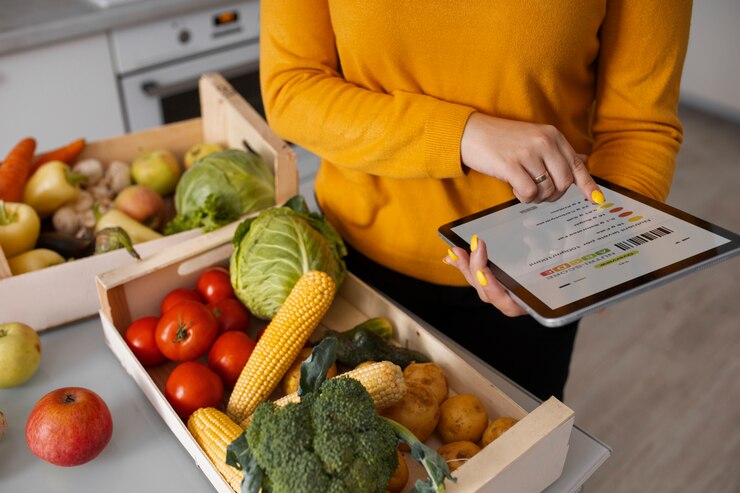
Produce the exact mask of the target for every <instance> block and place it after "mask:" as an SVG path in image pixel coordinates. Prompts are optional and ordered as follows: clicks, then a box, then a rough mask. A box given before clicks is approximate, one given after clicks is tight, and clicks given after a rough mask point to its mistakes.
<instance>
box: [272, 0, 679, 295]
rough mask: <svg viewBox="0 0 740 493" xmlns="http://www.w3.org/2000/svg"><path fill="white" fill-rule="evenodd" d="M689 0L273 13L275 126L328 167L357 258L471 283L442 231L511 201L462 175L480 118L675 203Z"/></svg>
mask: <svg viewBox="0 0 740 493" xmlns="http://www.w3.org/2000/svg"><path fill="white" fill-rule="evenodd" d="M690 15H691V1H690V0H610V1H608V0H558V1H547V0H500V1H499V0H466V1H462V2H460V1H451V0H438V1H427V2H419V1H398V0H266V1H263V2H261V33H262V34H261V45H260V46H261V73H262V90H263V97H264V102H265V108H266V111H267V116H268V122H269V123H270V125H271V127H272V128H273V129H274V130H275V131H276V132H277V133H278V134H279V135H281V136H282V137H283V138H285V139H286V140H289V141H291V142H295V143H297V144H299V145H301V146H303V147H305V148H307V149H309V150H311V151H313V152H314V153H316V154H318V155H319V156H321V157H322V165H321V168H320V170H319V173H318V175H317V178H316V194H317V197H318V201H319V205H320V207H321V208H322V210H323V212H324V214H325V215H326V216H327V218H328V219H329V220H330V221H331V223H332V224H333V225H334V226H335V227H336V228H337V230H338V231H339V233H340V234H341V235H342V236H343V237H344V238H345V240H346V241H348V242H349V243H350V244H351V245H352V246H353V247H355V248H356V249H358V250H359V251H361V252H362V253H364V254H365V255H367V256H368V257H370V258H372V259H374V260H375V261H377V262H379V263H381V264H384V265H386V266H388V267H390V268H392V269H394V270H397V271H399V272H403V273H405V274H408V275H411V276H414V277H417V278H419V279H423V280H426V281H430V282H434V283H439V284H447V285H464V284H465V280H464V279H463V277H462V276H461V275H460V274H459V272H458V271H457V270H456V269H455V268H453V267H450V266H447V265H445V264H443V263H442V261H441V260H442V258H443V257H444V256H445V255H446V249H447V247H446V245H445V244H444V243H443V242H442V240H441V239H439V237H438V236H437V228H438V227H439V226H440V225H441V224H443V223H445V222H448V221H450V220H453V219H456V218H458V217H460V216H463V215H466V214H470V213H472V212H475V211H478V210H481V209H484V208H486V207H490V206H492V205H495V204H497V203H500V202H503V201H505V200H508V199H510V198H512V193H511V188H510V187H509V186H508V185H507V184H506V183H504V182H501V181H499V180H497V179H494V178H490V177H487V176H484V175H481V174H479V173H476V172H474V171H471V172H469V173H467V174H465V173H464V172H463V168H462V166H461V162H460V139H461V136H462V132H463V128H464V126H465V123H466V121H467V119H468V117H469V116H470V114H471V113H472V112H473V111H480V112H483V113H486V114H489V115H494V116H497V117H502V118H509V119H514V120H522V121H529V122H540V123H549V124H552V125H554V126H555V127H557V128H558V129H559V130H560V131H561V132H562V133H563V134H564V135H565V137H566V138H567V139H568V141H569V142H570V143H571V145H572V146H573V147H574V148H575V149H576V151H578V152H581V153H585V154H590V159H589V161H588V166H589V168H590V170H591V173H592V174H593V175H596V176H600V177H603V178H606V179H608V180H611V181H613V182H615V183H618V184H621V185H624V186H626V187H628V188H631V189H633V190H636V191H638V192H641V193H643V194H646V195H648V196H651V197H654V198H658V199H660V200H664V199H665V198H666V196H667V195H668V190H669V187H670V184H671V180H672V176H673V168H674V164H675V156H676V153H677V151H678V148H679V145H680V143H681V140H682V128H681V125H680V123H679V120H678V118H677V102H678V97H679V81H680V75H681V70H682V66H683V59H684V55H685V52H686V45H687V39H688V31H689V21H690Z"/></svg>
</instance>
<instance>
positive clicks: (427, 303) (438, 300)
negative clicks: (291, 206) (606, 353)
mask: <svg viewBox="0 0 740 493" xmlns="http://www.w3.org/2000/svg"><path fill="white" fill-rule="evenodd" d="M347 249H348V250H349V255H348V256H347V258H346V259H345V260H346V261H347V267H348V268H349V270H350V272H352V273H353V274H355V275H356V276H357V277H359V278H360V279H362V280H363V281H365V282H366V283H368V284H369V285H371V286H373V287H374V288H375V289H377V290H378V291H381V292H382V293H384V294H385V295H387V296H388V297H390V298H392V299H393V300H395V301H396V302H398V303H399V304H401V305H402V306H404V307H405V308H406V309H408V310H409V311H411V312H413V313H414V314H416V315H417V316H418V317H420V318H421V319H423V320H424V321H425V322H427V323H428V324H429V325H431V326H432V327H434V328H436V329H438V330H440V331H441V332H443V333H445V334H446V335H447V336H449V337H450V338H452V339H453V340H455V341H456V342H458V343H459V344H460V345H462V346H463V347H465V348H466V349H468V350H469V351H470V352H472V353H473V354H475V355H476V356H478V357H479V358H481V359H482V360H484V361H485V362H487V363H488V364H489V365H491V366H492V367H494V368H495V369H497V370H498V371H500V372H501V373H503V374H504V375H506V376H507V377H509V378H510V379H512V380H513V381H514V382H516V383H518V384H519V385H521V386H522V387H524V388H525V389H527V390H528V391H530V392H531V393H532V394H534V395H535V396H537V397H539V398H540V399H543V400H545V399H548V398H549V397H550V396H555V397H557V398H558V399H560V400H563V389H564V387H565V382H566V380H567V379H568V371H569V367H570V358H571V354H572V352H573V343H574V342H575V337H576V331H577V327H578V322H574V323H571V324H568V325H565V326H563V327H558V328H552V327H544V326H542V325H540V324H539V323H538V322H537V321H536V320H534V319H533V318H532V317H530V316H529V315H525V316H522V317H515V318H511V317H507V316H505V315H503V314H501V312H499V311H498V310H497V309H496V308H495V307H493V306H491V305H490V304H488V303H484V302H483V301H481V300H480V298H479V297H478V293H477V292H476V291H475V290H474V289H473V288H471V287H454V286H442V285H438V284H432V283H428V282H425V281H420V280H418V279H415V278H413V277H409V276H405V275H403V274H400V273H398V272H396V271H393V270H390V269H388V268H386V267H383V266H382V265H380V264H377V263H376V262H374V261H372V260H370V259H369V258H367V257H365V256H364V255H362V254H360V253H359V252H357V250H354V249H353V248H351V247H350V246H349V245H347ZM440 261H441V260H440ZM452 268H454V267H450V269H452Z"/></svg>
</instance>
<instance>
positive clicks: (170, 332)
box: [154, 300, 218, 361]
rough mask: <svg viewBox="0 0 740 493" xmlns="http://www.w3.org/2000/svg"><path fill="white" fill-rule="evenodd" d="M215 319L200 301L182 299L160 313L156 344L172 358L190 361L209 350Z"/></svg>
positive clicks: (212, 338)
mask: <svg viewBox="0 0 740 493" xmlns="http://www.w3.org/2000/svg"><path fill="white" fill-rule="evenodd" d="M217 335H218V322H216V318H215V317H214V316H213V314H212V313H211V312H210V310H208V308H206V306H205V305H204V304H203V303H199V302H197V301H188V300H186V301H181V302H180V303H178V304H177V305H175V306H174V307H172V308H171V309H170V310H168V311H167V312H165V313H163V314H162V318H160V319H159V322H158V323H157V328H156V330H155V334H154V336H155V341H156V343H157V347H159V350H160V351H162V354H164V355H165V356H166V357H167V358H168V359H171V360H172V361H192V360H195V359H198V358H200V357H201V356H203V355H204V354H206V353H207V352H208V349H209V348H210V347H211V344H213V341H214V340H215V339H216V336H217Z"/></svg>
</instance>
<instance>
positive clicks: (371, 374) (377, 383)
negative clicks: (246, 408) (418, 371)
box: [240, 361, 406, 429]
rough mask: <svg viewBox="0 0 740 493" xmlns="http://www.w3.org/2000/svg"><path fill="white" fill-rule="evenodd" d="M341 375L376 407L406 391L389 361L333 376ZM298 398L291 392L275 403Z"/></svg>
mask: <svg viewBox="0 0 740 493" xmlns="http://www.w3.org/2000/svg"><path fill="white" fill-rule="evenodd" d="M342 377H348V378H354V379H355V380H357V381H358V382H360V383H361V384H362V385H363V386H364V387H365V389H366V390H367V392H368V393H369V394H370V397H372V398H373V401H374V402H375V407H376V408H377V409H383V408H386V407H389V406H392V405H393V404H395V403H396V402H398V401H400V400H401V399H403V396H404V394H405V393H406V382H405V380H404V377H403V371H402V370H401V367H400V366H398V365H396V364H394V363H391V362H390V361H381V362H379V363H372V364H370V365H367V366H362V367H359V368H355V369H354V370H350V371H348V372H346V373H342V374H341V375H337V376H336V377H335V378H342ZM300 400H301V398H300V397H298V393H297V392H293V393H292V394H288V395H286V396H285V397H282V398H280V399H278V400H276V401H275V404H276V405H278V406H284V405H286V404H288V403H291V402H300ZM251 418H252V417H251V415H250V416H247V418H246V419H244V420H243V421H242V422H241V423H240V426H241V427H242V428H244V429H246V428H247V426H249V421H250V420H251Z"/></svg>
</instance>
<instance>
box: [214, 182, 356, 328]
mask: <svg viewBox="0 0 740 493" xmlns="http://www.w3.org/2000/svg"><path fill="white" fill-rule="evenodd" d="M232 241H233V244H234V253H233V254H232V256H231V265H230V269H229V270H230V272H231V285H232V286H233V287H234V292H235V293H236V295H237V297H238V298H239V299H240V300H241V301H242V302H243V303H244V304H245V305H246V306H247V308H249V310H250V312H252V313H253V314H254V315H255V316H257V317H260V318H264V319H272V317H274V316H275V313H277V310H278V308H280V306H281V305H282V304H283V302H284V301H285V298H287V296H288V293H290V290H291V289H292V288H293V286H294V285H295V283H296V282H297V281H298V279H299V278H300V277H301V276H302V275H303V274H304V273H305V272H307V271H309V270H321V271H323V272H326V273H327V274H329V275H330V276H331V277H332V278H333V279H334V282H335V284H336V285H337V287H339V286H340V285H341V284H342V282H343V281H344V278H345V276H346V274H347V267H346V266H345V264H344V260H343V259H342V257H344V256H345V255H346V254H347V248H346V247H345V245H344V242H343V241H342V238H341V237H340V236H339V234H338V233H337V232H336V231H335V230H334V228H333V227H332V226H331V224H329V222H328V221H326V219H324V218H323V217H322V216H320V215H319V214H316V213H314V212H310V211H309V210H308V207H307V206H306V202H305V200H304V199H303V197H301V196H299V195H298V196H295V197H293V198H292V199H290V200H289V201H288V202H287V203H286V204H285V206H283V207H275V208H271V209H267V210H264V211H262V212H260V213H259V215H258V216H257V217H254V218H249V219H246V220H244V222H242V223H241V224H240V225H239V227H238V228H237V229H236V232H235V233H234V237H233V240H232Z"/></svg>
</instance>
